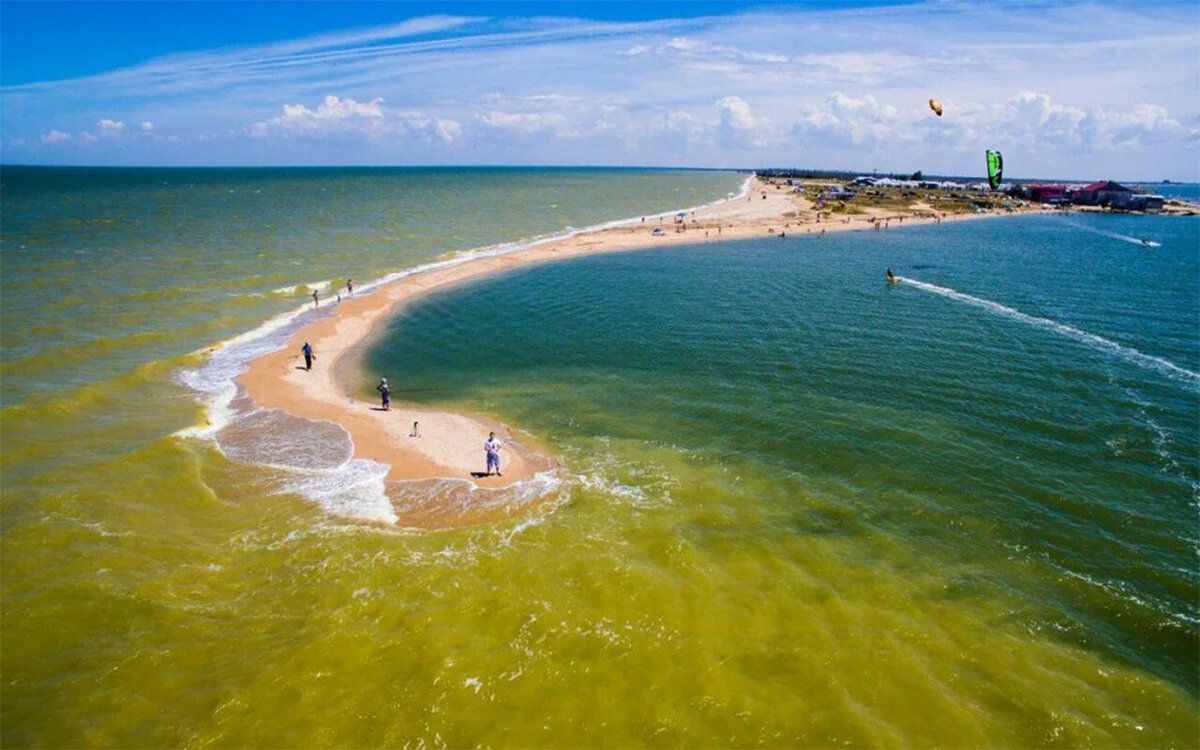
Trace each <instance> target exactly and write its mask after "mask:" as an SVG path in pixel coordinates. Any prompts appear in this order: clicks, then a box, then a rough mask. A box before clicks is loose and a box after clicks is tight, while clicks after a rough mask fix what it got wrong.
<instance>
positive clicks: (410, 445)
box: [238, 178, 1042, 528]
mask: <svg viewBox="0 0 1200 750" xmlns="http://www.w3.org/2000/svg"><path fill="white" fill-rule="evenodd" d="M1035 210H1042V209H1032V208H1031V209H1026V210H1025V211H1027V212H1028V211H1035ZM986 215H995V213H991V214H968V215H948V216H945V217H944V218H941V217H935V216H934V215H933V213H932V211H930V210H928V207H926V206H921V205H914V206H912V207H911V210H910V211H906V212H900V211H895V210H883V209H868V210H866V211H864V212H863V213H861V214H854V215H846V216H831V215H828V214H824V213H822V214H820V215H819V214H818V208H817V207H816V206H814V205H813V204H812V202H811V201H809V200H808V199H806V198H805V197H803V195H801V194H799V193H797V192H794V191H793V190H792V189H791V188H790V187H789V186H786V185H783V184H776V183H769V182H764V181H762V180H760V179H759V178H752V179H751V182H750V184H749V191H748V194H746V195H742V196H740V197H737V198H731V199H729V200H726V201H722V202H720V203H716V204H713V205H710V206H706V207H702V208H698V209H696V210H695V211H691V212H688V213H687V214H686V215H685V216H677V215H675V214H673V213H668V214H661V215H655V216H647V217H645V219H642V220H635V221H634V222H633V223H629V224H625V225H622V226H617V227H609V228H605V229H599V230H596V231H591V232H584V233H579V234H576V235H574V236H570V237H566V238H563V239H560V240H555V241H551V242H544V243H541V244H534V245H532V246H527V247H524V248H521V249H518V250H514V251H512V252H509V253H506V254H501V255H485V256H483V257H476V258H473V259H471V260H469V261H466V262H463V263H461V264H458V265H451V266H447V267H441V268H435V269H431V270H427V271H423V272H421V273H415V274H412V275H409V276H406V277H404V278H401V279H398V280H396V281H393V282H390V283H388V284H384V285H381V286H379V287H377V288H375V289H372V290H371V291H370V292H368V293H360V294H357V295H356V296H353V297H348V296H345V295H344V294H343V297H342V300H341V302H333V301H332V300H326V301H324V302H323V303H322V304H323V305H334V306H335V309H334V311H333V313H332V314H330V315H328V316H326V317H323V318H320V319H318V320H315V321H313V322H312V323H310V324H309V325H306V326H304V327H303V328H301V329H300V330H298V331H297V332H296V333H295V334H294V335H293V336H292V337H291V339H289V341H288V342H287V344H286V346H285V347H284V348H282V349H280V350H278V351H275V352H272V353H269V354H266V355H263V356H262V357H259V358H258V359H256V360H254V361H253V362H251V363H250V366H249V369H248V370H247V371H246V372H245V373H243V374H242V375H241V376H240V377H239V378H238V383H239V384H240V385H241V386H242V387H243V388H244V389H245V391H246V393H247V394H248V395H249V397H250V398H251V400H252V401H253V402H254V403H255V404H256V405H258V406H260V407H265V408H270V409H279V410H282V411H284V412H287V413H289V414H291V415H294V416H297V417H302V418H307V419H314V420H328V421H330V422H334V423H336V424H338V425H341V426H342V427H343V428H344V429H345V430H346V431H347V432H348V433H349V434H350V437H351V440H352V441H353V446H354V456H355V457H356V458H364V459H370V460H373V461H378V462H380V463H383V464H386V465H387V466H388V467H389V470H388V476H387V479H388V480H389V483H390V482H416V481H420V480H433V479H455V480H462V481H463V483H464V485H465V486H466V489H467V490H474V489H484V490H491V491H500V490H503V489H505V488H511V487H513V485H515V484H516V483H518V482H526V481H528V480H530V479H531V478H533V477H535V476H536V475H538V474H539V473H541V472H553V471H555V470H557V469H558V468H559V463H558V461H557V460H556V459H555V458H554V457H553V456H552V455H550V454H549V452H547V451H546V450H544V449H543V448H541V447H540V446H539V445H537V444H536V442H535V441H534V440H533V438H532V437H531V436H528V435H523V434H520V433H519V432H517V431H514V430H513V429H512V428H510V427H509V426H508V425H506V424H503V423H501V422H499V421H497V420H494V419H489V418H487V417H484V416H481V415H474V414H458V413H454V412H450V411H444V410H438V409H431V408H423V407H418V406H415V405H413V404H406V403H403V402H401V401H399V400H396V401H393V403H392V408H391V410H390V411H381V410H379V409H378V406H379V403H378V401H374V400H373V401H369V402H368V401H364V400H362V399H361V398H359V397H358V396H356V395H355V394H357V393H360V392H362V391H363V390H365V389H367V388H368V387H373V386H374V385H375V383H377V382H378V380H379V377H380V375H382V376H384V377H387V378H388V381H389V383H390V385H391V387H392V389H393V392H394V393H395V392H402V391H403V390H404V373H403V372H389V373H372V374H367V373H364V372H363V371H362V368H361V355H362V351H363V349H364V348H365V347H363V346H362V345H363V343H364V342H365V341H367V340H368V338H369V337H370V335H371V333H372V331H373V330H374V329H375V327H376V326H377V325H378V324H379V323H380V322H381V321H384V320H387V319H389V318H391V317H393V316H395V315H398V314H400V313H401V312H402V311H403V310H404V309H405V307H407V306H408V305H410V304H412V303H413V302H414V301H415V300H417V299H419V298H420V297H422V296H423V295H426V294H429V293H430V292H433V291H435V290H444V289H446V288H448V287H450V286H453V285H458V284H463V283H467V282H470V281H473V280H478V279H481V278H483V277H486V276H489V275H491V274H495V273H499V272H502V271H505V270H508V269H511V268H516V267H518V266H528V265H531V264H534V263H545V262H549V261H554V260H559V259H563V258H573V257H579V256H583V255H591V254H596V253H613V252H620V251H626V250H634V249H642V248H653V247H674V246H683V245H695V244H700V243H705V242H718V241H728V240H741V239H749V238H753V237H764V236H775V237H779V236H781V235H783V236H799V235H805V234H808V235H811V234H813V233H817V234H822V233H825V232H839V231H848V230H860V231H861V230H863V229H875V228H876V225H879V226H881V227H882V226H885V225H886V226H890V225H891V224H892V223H893V222H896V223H897V224H899V223H905V222H906V224H905V225H913V224H921V223H929V222H933V221H939V220H945V221H951V220H956V219H967V218H976V217H978V216H986ZM885 222H886V223H885ZM656 227H657V228H659V229H660V230H661V233H659V234H654V229H655V228H656ZM882 276H883V269H880V277H881V280H882ZM342 291H343V293H344V290H342ZM306 341H307V342H308V343H309V344H311V345H312V347H313V349H314V351H315V353H316V361H315V362H314V366H313V369H312V370H311V371H307V370H305V369H304V368H303V358H302V356H301V354H300V347H301V346H302V345H303V344H304V342H306ZM414 421H417V422H419V423H420V437H411V436H410V433H411V431H412V426H413V422H414ZM489 432H495V433H496V435H497V437H498V438H499V439H500V440H501V441H502V443H503V444H504V448H503V451H502V460H503V466H502V469H503V476H495V475H492V476H478V474H480V473H482V472H483V470H484V468H485V454H484V450H483V443H484V441H485V440H486V439H487V436H488V433H489ZM467 483H473V485H471V484H467ZM400 494H403V493H400ZM477 494H480V493H474V492H470V491H469V492H466V493H465V495H464V497H469V496H472V495H477ZM482 494H483V495H486V494H487V493H482ZM457 504H458V506H459V507H458V510H457V511H456V512H455V513H453V514H446V513H441V512H438V510H437V509H436V508H432V507H429V506H428V505H425V506H422V505H419V504H418V505H415V506H414V505H412V504H406V503H404V502H403V500H402V499H400V498H393V505H394V506H395V507H396V508H397V512H398V514H399V515H400V518H401V520H400V523H401V525H405V526H413V527H422V528H433V527H445V526H458V525H466V524H471V523H480V522H484V521H487V520H491V519H494V518H495V517H496V507H497V506H496V504H495V503H488V502H479V503H477V505H478V508H479V509H480V510H479V512H473V510H472V503H471V502H470V501H469V499H468V500H464V501H461V502H458V503H457ZM530 505H531V503H529V502H522V503H521V507H522V509H525V508H528V507H529V506H530ZM484 509H486V511H485V510H484Z"/></svg>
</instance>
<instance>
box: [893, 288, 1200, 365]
mask: <svg viewBox="0 0 1200 750" xmlns="http://www.w3.org/2000/svg"><path fill="white" fill-rule="evenodd" d="M896 278H897V279H898V280H900V281H901V282H903V283H905V284H908V285H909V286H914V287H916V288H918V289H923V290H925V291H927V292H933V293H934V294H940V295H941V296H943V297H949V298H950V299H953V300H958V301H959V302H965V303H967V304H968V305H974V306H976V307H982V308H983V309H985V310H988V311H990V312H994V313H996V314H997V315H1002V316H1004V317H1006V318H1011V319H1013V320H1019V321H1021V322H1022V323H1028V324H1029V325H1033V326H1037V327H1038V328H1045V329H1048V330H1051V331H1054V332H1055V333H1058V334H1061V335H1063V336H1066V337H1067V338H1071V339H1074V340H1075V341H1078V342H1080V343H1082V344H1086V345H1087V346H1090V347H1092V348H1093V349H1098V350H1100V351H1104V352H1108V353H1109V354H1114V355H1116V356H1118V357H1120V358H1121V359H1124V360H1125V361H1127V362H1132V363H1134V364H1136V365H1139V366H1141V367H1145V368H1147V369H1150V370H1154V371H1156V372H1160V373H1162V374H1164V375H1167V376H1169V377H1173V378H1175V379H1177V380H1182V381H1183V382H1186V383H1190V384H1192V385H1193V386H1200V373H1198V372H1192V371H1191V370H1188V369H1186V368H1183V367H1180V366H1179V365H1177V364H1175V363H1174V362H1171V361H1168V360H1166V359H1163V358H1162V357H1155V356H1153V355H1150V354H1143V353H1142V352H1139V351H1138V350H1137V349H1134V348H1133V347H1129V346H1125V345H1124V344H1118V343H1117V342H1115V341H1112V340H1110V339H1106V338H1104V337H1103V336H1097V335H1096V334H1094V333H1088V332H1087V331H1081V330H1080V329H1078V328H1075V327H1074V326H1069V325H1067V324H1065V323H1059V322H1058V321H1056V320H1050V319H1049V318H1039V317H1037V316H1036V315H1027V314H1026V313H1023V312H1021V311H1020V310H1014V309H1013V308H1011V307H1006V306H1004V305H1002V304H1000V303H999V302H992V301H991V300H986V299H981V298H979V297H973V296H971V295H969V294H964V293H963V292H960V291H957V290H954V289H950V288H947V287H944V286H938V285H937V284H929V283H926V282H924V281H917V280H916V279H910V278H907V277H904V276H897V277H896Z"/></svg>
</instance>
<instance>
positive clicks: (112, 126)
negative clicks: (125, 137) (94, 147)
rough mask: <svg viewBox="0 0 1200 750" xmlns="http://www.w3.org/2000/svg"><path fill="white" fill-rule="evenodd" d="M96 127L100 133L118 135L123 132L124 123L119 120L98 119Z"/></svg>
mask: <svg viewBox="0 0 1200 750" xmlns="http://www.w3.org/2000/svg"><path fill="white" fill-rule="evenodd" d="M96 127H97V128H99V129H100V135H120V134H121V133H124V132H125V123H123V122H121V121H120V120H108V119H105V120H100V121H99V122H97V123H96Z"/></svg>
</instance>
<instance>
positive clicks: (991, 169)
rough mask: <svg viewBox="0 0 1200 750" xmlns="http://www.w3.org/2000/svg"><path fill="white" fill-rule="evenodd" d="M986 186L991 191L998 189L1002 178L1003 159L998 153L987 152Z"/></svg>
mask: <svg viewBox="0 0 1200 750" xmlns="http://www.w3.org/2000/svg"><path fill="white" fill-rule="evenodd" d="M987 170H988V184H989V185H991V186H992V190H999V189H1000V180H1001V179H1002V178H1003V177H1004V158H1003V157H1002V156H1000V152H999V151H988V152H987Z"/></svg>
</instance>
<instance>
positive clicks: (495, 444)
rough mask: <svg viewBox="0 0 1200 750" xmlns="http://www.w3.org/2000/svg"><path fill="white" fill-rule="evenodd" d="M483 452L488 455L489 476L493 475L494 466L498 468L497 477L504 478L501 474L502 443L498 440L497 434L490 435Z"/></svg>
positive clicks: (484, 444)
mask: <svg viewBox="0 0 1200 750" xmlns="http://www.w3.org/2000/svg"><path fill="white" fill-rule="evenodd" d="M483 450H484V451H485V452H486V453H487V476H489V477H490V476H491V475H492V467H493V466H494V467H496V476H498V477H502V476H504V475H503V474H501V473H500V441H499V440H497V439H496V433H494V432H489V433H488V439H487V440H485V441H484V443H483Z"/></svg>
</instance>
